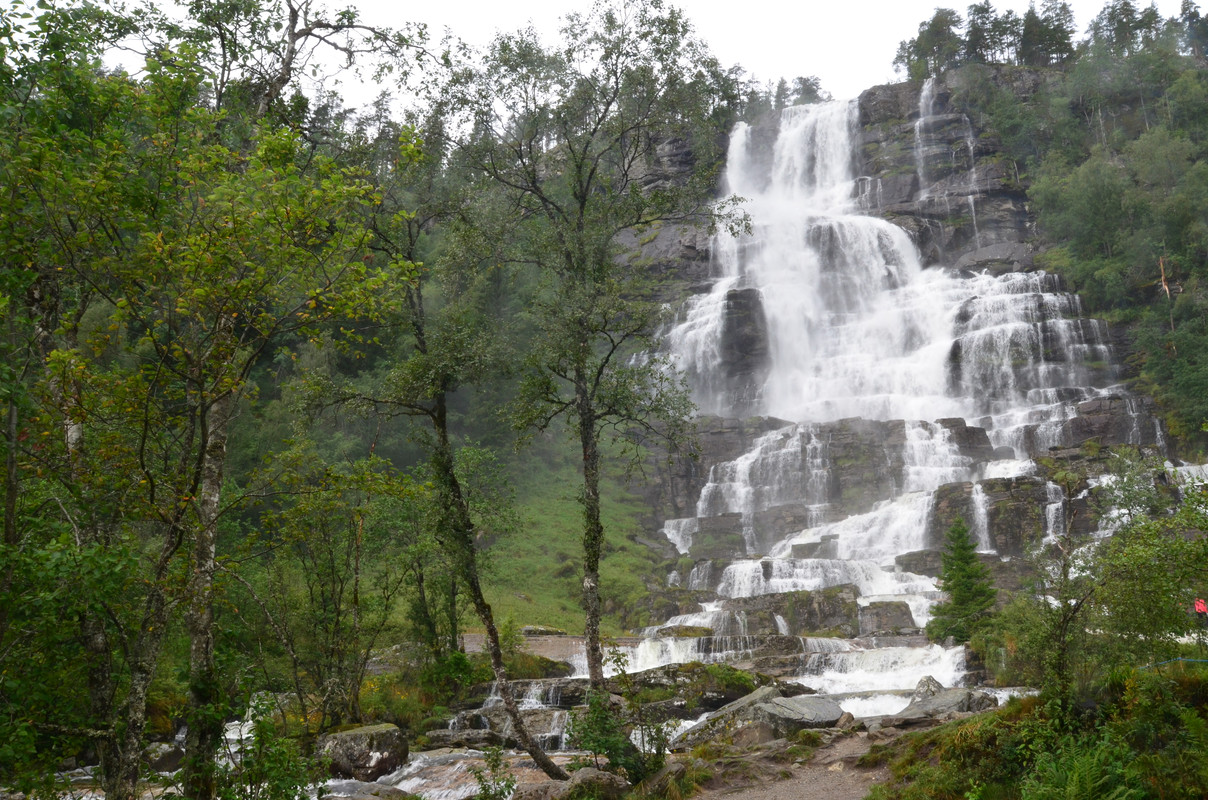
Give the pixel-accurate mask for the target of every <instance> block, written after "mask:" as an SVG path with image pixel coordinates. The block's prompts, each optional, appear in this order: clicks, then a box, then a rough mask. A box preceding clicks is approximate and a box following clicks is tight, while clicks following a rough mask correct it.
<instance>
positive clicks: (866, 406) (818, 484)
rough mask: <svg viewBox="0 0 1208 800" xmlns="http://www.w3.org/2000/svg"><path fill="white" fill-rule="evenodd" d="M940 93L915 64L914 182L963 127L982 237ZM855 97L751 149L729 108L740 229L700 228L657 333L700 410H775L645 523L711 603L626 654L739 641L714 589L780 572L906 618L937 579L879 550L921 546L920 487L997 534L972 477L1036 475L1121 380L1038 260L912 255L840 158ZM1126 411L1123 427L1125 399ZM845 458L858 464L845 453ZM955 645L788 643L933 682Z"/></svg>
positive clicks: (1091, 325) (828, 668)
mask: <svg viewBox="0 0 1208 800" xmlns="http://www.w3.org/2000/svg"><path fill="white" fill-rule="evenodd" d="M937 105H938V103H937V98H936V87H935V85H934V83H933V82H932V81H928V82H927V83H926V84H925V85H924V87H923V91H922V94H921V95H920V98H919V116H918V120H917V121H916V123H915V126H914V157H915V166H916V170H917V173H918V178H919V184H920V187H922V188H921V189H920V193H919V195H918V196H916V198H915V200H916V202H919V201H922V200H927V201H929V205H934V204H936V203H938V202H939V201H940V199H941V198H940V196H939V193H938V191H937V194H936V196H935V197H929V196H928V191H929V190H928V188H927V187H929V186H931V185H932V180H931V179H932V178H933V175H932V174H931V173H930V167H929V166H928V165H929V164H932V165H934V164H936V161H935V157H936V156H937V155H938V153H937V152H936V148H937V147H938V146H939V145H938V140H939V138H940V133H939V131H940V130H941V129H942V128H943V127H944V126H948V127H949V128H952V126H960V125H963V128H961V129H960V130H963V132H964V148H963V149H964V150H965V151H967V153H968V159H969V166H970V167H971V169H970V178H969V182H968V185H967V186H965V187H963V189H962V192H961V193H966V194H968V199H969V203H970V207H969V212H970V213H971V214H973V215H974V225H975V233H974V237H973V239H974V240H973V244H974V245H980V244H981V233H980V232H979V231H976V212H977V207H976V202H975V196H976V195H977V193H978V191H979V187H978V184H977V181H978V178H977V174H976V172H975V171H974V170H973V167H974V166H975V163H976V156H977V152H976V142H975V140H974V138H973V132H972V127H971V125H970V124H969V120H968V119H967V118H960V117H957V116H956V115H952V114H941V115H937V114H936V113H935V111H936V106H937ZM857 115H858V109H857V105H856V104H855V103H854V102H836V103H827V104H818V105H813V106H806V107H793V108H787V109H785V110H784V112H783V115H782V116H781V118H780V124H779V130H778V132H777V135H776V138H775V141H774V143H773V145H772V150H771V153H770V157H769V154H768V153H767V151H766V149H761V148H766V147H767V140H766V138H765V137H756V136H754V135H753V131H752V130H751V129H750V128H749V127H747V126H746V125H745V124H741V123H740V124H739V125H737V126H736V127H735V129H734V131H733V134H732V135H731V138H730V148H729V156H728V161H727V165H726V173H725V180H726V184H727V187H728V189H729V191H731V192H733V193H735V194H738V195H741V196H743V197H745V198H747V202H746V210H747V211H748V213H749V214H750V217H751V220H752V227H751V230H750V232H749V233H742V234H730V233H728V232H722V233H719V234H718V235H717V236H716V237H715V239H714V242H713V270H714V280H713V283H712V285H711V287H710V289H709V291H707V292H704V293H701V294H697V295H695V296H693V297H691V298H689V299H688V300H687V301H685V303H684V304H683V306H682V307H681V308H680V309H679V310H678V312H677V314H676V319H675V322H674V324H672V325H671V326H670V327H669V328H668V329H667V330H666V331H665V334H666V337H665V338H666V342H667V347H668V350H669V353H670V356H671V358H672V359H673V360H674V362H675V363H676V364H677V365H678V366H679V367H680V368H681V369H682V370H683V371H684V373H685V375H686V376H687V378H688V381H689V385H690V386H691V388H692V392H693V396H694V399H695V400H696V402H697V403H698V405H699V407H700V408H701V410H702V411H703V412H706V413H711V414H716V415H719V416H722V417H745V416H748V415H751V414H757V415H762V416H763V417H766V418H770V419H772V420H782V421H783V424H781V425H780V426H779V427H774V428H773V427H772V426H771V425H769V426H768V428H765V432H764V433H762V434H761V435H759V436H757V437H756V438H754V440H753V441H752V443H751V445H750V447H749V449H747V450H746V452H743V453H741V454H739V455H738V456H736V457H734V458H732V459H731V460H729V461H724V462H722V463H715V464H712V465H710V469H709V473H708V479H707V481H706V483H705V485H704V487H703V489H702V490H701V492H700V494H699V497H698V500H697V504H696V508H695V509H694V514H695V516H693V517H687V518H684V519H674V520H667V521H666V523H665V524H664V527H663V534H664V535H665V536H666V537H667V539H668V540H669V541H670V542H672V543H673V544H674V546H675V548H676V550H677V551H678V552H679V553H680V554H681V555H689V556H691V557H693V558H694V560H695V565H694V567H693V568H692V570H691V573H690V574H689V575H687V577H686V578H683V577H682V576H681V579H680V584H682V585H684V586H685V587H686V588H687V589H690V590H692V591H696V592H704V593H711V594H712V596H713V597H714V598H716V601H714V602H710V603H707V604H706V605H705V606H704V607H703V608H702V611H701V612H699V613H695V614H684V615H680V616H678V617H675V618H673V619H672V620H669V621H668V622H667V623H664V625H655V626H651V628H650V629H649V630H648V631H647V636H648V637H649V638H648V639H647V643H646V644H644V645H642V646H639V647H638V648H637V651H635V653H634V655H635V657H636V660H637V661H638V662H640V663H642V664H644V665H653V664H655V663H667V662H668V661H677V660H685V659H689V658H697V659H702V660H706V659H707V660H715V659H716V658H717V657H718V655H719V654H722V653H726V654H729V655H731V656H732V655H734V654H741V653H744V652H746V651H747V649H748V648H750V647H752V646H754V645H753V644H752V637H750V636H748V635H747V634H748V631H747V627H746V626H747V617H746V616H744V615H742V614H739V613H738V612H737V611H736V609H738V608H739V606H737V605H733V604H736V603H738V602H739V601H743V602H746V603H750V602H754V601H753V599H757V598H762V597H766V596H768V595H775V594H779V593H784V592H797V591H817V590H822V589H829V588H831V587H839V586H848V587H854V591H855V592H857V593H858V597H859V604H860V606H861V608H866V607H868V606H870V605H871V604H873V603H882V602H895V601H897V602H904V603H905V604H906V606H907V608H908V609H909V611H910V615H911V617H912V618H913V622H914V624H915V625H916V626H922V625H924V624H925V623H926V621H927V619H928V618H929V616H930V608H931V605H932V604H933V603H934V602H935V599H936V598H937V597H939V596H940V595H939V593H938V591H937V587H936V582H935V580H934V579H933V578H931V577H928V576H926V575H920V574H914V573H911V572H909V571H907V570H904V569H902V568H901V567H900V566H899V563H898V562H899V558H900V557H901V556H903V555H905V554H908V553H915V552H918V551H923V550H927V549H933V548H935V547H937V546H939V544H938V542H937V541H936V535H937V534H936V533H935V530H934V528H935V527H936V526H935V525H933V523H932V519H931V515H932V513H933V507H934V505H935V500H934V497H935V493H936V491H937V490H938V489H939V488H940V487H942V486H945V485H950V484H959V483H969V484H972V487H973V488H972V497H971V498H970V501H969V505H968V511H967V512H966V513H968V514H969V516H970V519H968V520H967V522H968V523H969V525H970V529H971V531H972V533H973V535H974V536H975V537H976V539H977V545H978V549H979V550H980V551H982V552H985V553H994V552H995V550H994V543H993V540H992V534H991V531H990V522H989V507H988V504H989V500H988V498H987V495H986V491H985V489H984V488H983V487H982V485H981V484H980V481H982V480H987V479H992V478H1004V477H1018V476H1027V475H1032V474H1034V473H1035V470H1036V464H1035V462H1034V461H1033V460H1032V456H1033V454H1036V453H1044V452H1046V451H1047V450H1048V449H1049V448H1051V447H1066V446H1070V441H1069V437H1070V435H1071V434H1070V433H1069V430H1070V420H1072V419H1073V418H1074V417H1076V416H1077V414H1078V410H1077V408H1078V404H1080V403H1084V402H1086V401H1089V400H1093V399H1096V398H1100V397H1105V396H1107V395H1109V394H1112V393H1117V394H1119V393H1120V389H1119V387H1118V386H1116V385H1115V384H1116V382H1117V380H1118V378H1117V374H1116V372H1115V368H1114V367H1113V366H1112V364H1113V357H1112V352H1111V347H1110V337H1109V335H1108V332H1107V330H1106V328H1105V327H1104V325H1103V324H1102V323H1101V322H1099V321H1096V320H1090V319H1086V318H1084V317H1083V316H1082V309H1081V307H1080V304H1079V302H1078V299H1077V297H1075V296H1074V295H1071V294H1069V293H1067V292H1065V291H1064V290H1063V287H1062V286H1061V282H1060V280H1059V279H1057V278H1056V277H1055V276H1053V275H1049V274H1046V273H1044V272H1031V273H1021V272H1014V273H1006V274H999V275H994V274H990V273H989V272H983V273H970V272H968V271H958V270H956V269H952V268H949V267H943V266H940V267H930V268H924V267H923V265H922V263H921V260H920V257H919V254H918V251H917V250H916V248H915V246H914V244H913V242H912V241H911V239H910V237H909V236H908V235H907V234H906V232H905V231H904V230H903V229H901V228H899V227H898V226H896V225H894V224H892V223H890V222H888V221H886V220H883V219H879V218H876V217H873V216H868V215H867V214H868V213H869V212H875V211H876V210H878V209H879V208H880V207H881V198H880V183H879V181H877V180H874V179H871V178H867V177H864V178H861V177H859V176H858V175H857V174H856V163H857V159H856V152H857V150H858V144H857V139H856V136H855V134H856V132H857V130H858V118H857ZM953 129H954V130H955V128H953ZM958 132H959V130H958ZM957 152H959V151H953V152H952V153H951V154H950V157H951V158H953V159H955V158H956V153H957ZM945 154H947V151H945ZM952 166H953V168H954V169H955V168H956V167H958V166H959V165H958V164H957V163H956V162H955V161H954V162H953V165H952ZM945 168H946V166H945V165H944V164H943V163H942V162H941V163H940V164H939V166H937V167H936V169H937V170H943V169H945ZM936 185H937V186H939V185H942V184H936ZM946 197H947V193H944V199H945V200H946ZM738 298H741V303H739V302H738ZM739 306H741V309H742V313H746V314H749V315H756V316H758V322H759V325H758V326H752V325H748V326H747V328H748V329H750V328H752V327H758V328H759V329H760V331H761V332H762V335H763V336H764V339H765V341H763V342H761V347H760V349H759V351H758V354H757V355H751V356H750V357H748V358H745V359H744V358H741V357H739V358H736V357H735V356H734V346H733V341H732V340H731V339H728V338H727V337H729V336H731V335H732V333H731V331H732V329H733V327H734V325H735V323H734V322H732V321H731V320H730V319H729V317H728V315H730V314H733V313H736V312H735V309H736V308H738V307H739ZM1132 416H1133V419H1134V421H1135V423H1136V427H1137V432H1136V433H1135V436H1136V437H1137V439H1138V441H1140V440H1141V438H1142V437H1144V436H1145V435H1147V434H1145V433H1144V432H1143V431H1142V429H1141V428H1140V427H1139V426H1140V423H1141V417H1142V416H1143V414H1142V413H1141V412H1140V410H1139V409H1138V410H1137V412H1136V413H1133V415H1132ZM857 418H858V419H857ZM853 419H854V420H855V422H852V420H853ZM963 426H976V427H977V428H980V429H982V430H984V434H979V435H981V436H982V437H983V438H982V440H981V441H982V442H983V443H984V444H983V445H980V447H981V448H982V449H981V450H980V451H977V452H978V453H980V455H978V456H977V457H976V458H974V457H973V456H972V455H970V452H971V451H970V449H969V448H970V445H969V437H968V436H967V435H964V434H962V435H963V436H964V438H960V437H958V436H957V435H956V431H957V430H960V431H965V430H967V429H966V428H965V427H963ZM769 428H770V429H769ZM1130 436H1131V434H1130ZM991 451H992V455H990V453H991ZM857 458H858V459H863V462H865V463H867V464H869V465H871V466H868V467H867V468H864V469H863V471H860V470H856V471H855V472H851V469H852V467H851V463H850V462H851V461H852V460H853V459H857ZM844 470H848V472H844ZM1055 488H1056V487H1050V489H1049V491H1050V493H1052V491H1053V489H1055ZM874 490H875V493H876V494H874ZM1058 493H1059V490H1058ZM1046 512H1047V513H1046V520H1047V530H1046V531H1045V532H1044V533H1046V534H1048V535H1049V536H1052V535H1053V534H1054V532H1055V531H1056V530H1059V526H1060V525H1061V524H1062V522H1061V520H1062V519H1063V505H1062V503H1061V502H1060V497H1051V498H1050V505H1049V506H1048V508H1047V509H1046ZM739 533H741V552H735V553H733V556H732V557H730V558H727V559H716V556H710V557H701V556H700V555H698V554H697V553H698V552H701V553H703V552H716V550H713V551H709V550H707V549H706V550H701V551H697V550H695V549H694V548H696V547H697V544H698V542H701V541H704V542H706V543H707V542H708V541H709V537H710V536H713V537H717V536H721V535H724V536H728V537H733V538H732V539H726V541H734V542H737V541H738V540H739V537H738V534H739ZM939 536H940V537H941V538H942V533H940V534H939ZM715 541H716V538H715ZM736 546H737V545H736ZM760 602H762V601H760ZM744 607H745V606H744ZM895 613H896V612H895ZM762 619H763V620H765V621H764V622H763V623H762V624H763V626H764V628H765V629H769V628H770V630H768V631H767V632H768V633H772V632H775V633H781V634H783V633H787V632H789V629H790V624H789V622H788V621H787V619H786V617H785V616H784V615H783V614H781V613H779V612H778V611H777V612H776V613H775V614H774V615H773V613H772V612H770V611H769V612H766V615H765V616H764V617H763V618H762ZM667 625H673V626H700V627H707V628H709V629H710V630H712V631H713V634H714V636H713V637H706V638H705V639H700V640H697V641H695V642H694V641H693V640H692V639H691V638H689V639H673V638H667V637H663V636H662V635H661V634H660V630H661V629H662V628H664V627H666V626H667ZM755 638H757V637H755ZM961 653H962V650H961V648H955V649H948V650H945V649H943V648H895V647H889V648H873V649H872V650H869V651H867V652H865V651H864V650H862V649H858V651H857V652H854V653H847V654H842V657H841V658H840V657H838V656H835V657H832V656H831V655H829V654H817V653H813V654H809V655H808V657H805V656H803V658H805V660H806V662H808V663H806V664H804V665H803V668H802V674H801V676H800V678H799V680H801V681H802V682H804V683H807V684H809V685H811V686H814V687H815V688H819V689H822V690H826V691H857V690H870V689H875V690H881V689H901V688H911V687H912V686H913V683H912V681H914V680H916V679H917V678H918V677H921V676H922V675H923V674H933V675H935V676H936V677H937V678H939V679H940V680H941V681H943V682H946V683H951V682H955V681H957V680H958V679H959V677H960V673H961V671H962V670H963V657H962V655H961ZM916 672H917V673H918V674H917V675H916Z"/></svg>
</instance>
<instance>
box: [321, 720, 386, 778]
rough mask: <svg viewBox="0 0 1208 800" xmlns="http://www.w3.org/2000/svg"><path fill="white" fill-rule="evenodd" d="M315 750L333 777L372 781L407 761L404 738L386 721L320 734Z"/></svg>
mask: <svg viewBox="0 0 1208 800" xmlns="http://www.w3.org/2000/svg"><path fill="white" fill-rule="evenodd" d="M316 750H317V751H318V753H319V754H320V755H322V756H325V757H326V758H327V759H328V760H329V763H330V767H329V770H330V772H331V774H332V776H334V777H337V778H353V779H355V780H358V781H373V780H375V779H377V778H380V777H381V776H383V775H387V774H389V773H391V772H394V771H395V770H396V769H398V768H399V767H401V766H402V765H403V764H405V763H407V737H406V736H404V735H403V732H402V731H401V730H399V728H398V726H397V725H391V724H390V723H382V724H380V725H365V726H363V727H360V728H352V729H350V730H346V731H339V732H337V733H328V734H324V735H323V736H320V737H319V740H318V742H317V743H316Z"/></svg>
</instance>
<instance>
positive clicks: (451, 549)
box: [432, 392, 570, 781]
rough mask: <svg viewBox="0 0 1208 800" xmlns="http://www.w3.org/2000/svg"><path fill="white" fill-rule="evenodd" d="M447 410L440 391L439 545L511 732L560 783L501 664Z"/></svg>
mask: <svg viewBox="0 0 1208 800" xmlns="http://www.w3.org/2000/svg"><path fill="white" fill-rule="evenodd" d="M445 412H446V408H445V398H444V394H443V392H442V393H441V394H440V395H439V396H438V398H437V402H436V408H435V412H434V414H433V417H432V420H433V427H434V428H435V429H436V436H437V442H436V447H435V449H434V452H433V454H432V467H433V471H434V472H435V478H436V484H437V486H438V487H439V491H440V493H441V495H442V496H441V508H442V511H443V512H444V516H445V520H444V523H443V524H442V525H441V526H440V527H441V530H440V534H441V538H442V539H443V540H444V541H443V542H442V544H444V546H445V551H446V552H447V553H448V555H449V557H450V558H451V559H452V560H453V563H454V565H455V567H456V569H455V571H456V573H457V574H458V575H459V576H460V578H461V583H462V585H463V587H464V588H465V590H466V591H467V592H469V595H470V602H471V603H473V605H474V611H475V612H476V613H477V614H478V619H479V620H480V621H481V622H482V625H483V627H484V628H485V629H486V646H487V652H488V654H489V655H490V658H491V671H492V672H494V674H495V687H496V689H497V690H498V692H499V697H500V699H502V700H503V707H504V710H505V711H507V714H508V718H509V719H510V720H511V721H512V734H513V735H514V736H515V737H516V739H517V740H518V741H519V742H520V746H521V747H522V748H523V749H524V750H525V752H527V753H528V754H529V755H530V756H532V758H533V761H534V762H535V763H536V764H537V766H538V767H539V768H540V769H541V771H542V772H544V773H545V774H546V775H548V776H549V777H550V778H552V779H554V780H560V781H564V780H567V779H568V778H569V777H570V776H569V775H568V774H567V773H566V770H564V769H562V768H561V767H560V766H558V765H557V764H555V763H554V761H553V759H551V758H550V757H549V754H547V753H546V752H545V750H543V749H542V748H541V746H540V745H539V744H537V741H536V740H535V739H534V738H533V737H532V735H531V734H530V733H529V731H528V726H527V725H526V724H525V722H524V717H523V716H522V715H521V713H520V707H519V706H517V705H516V698H515V696H514V695H513V694H512V686H511V684H510V683H509V682H508V673H507V667H506V666H505V665H504V663H503V649H502V648H501V647H500V646H499V630H498V629H497V628H496V627H495V618H494V614H493V613H492V612H491V606H490V604H489V603H488V602H487V600H486V597H485V596H484V595H483V592H482V584H481V583H480V582H479V577H478V552H477V549H476V546H475V543H474V523H473V521H472V520H471V517H470V509H469V506H468V504H467V502H466V498H465V495H464V494H463V492H462V490H461V483H460V482H459V481H458V480H457V473H456V470H455V468H454V464H453V448H452V447H451V446H450V444H449V435H448V427H447V424H446V419H447V417H446V413H445Z"/></svg>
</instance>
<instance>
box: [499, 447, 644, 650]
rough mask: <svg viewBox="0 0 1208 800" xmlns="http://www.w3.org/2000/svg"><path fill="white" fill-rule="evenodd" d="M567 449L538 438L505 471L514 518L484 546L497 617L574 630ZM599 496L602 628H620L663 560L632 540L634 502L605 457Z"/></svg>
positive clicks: (576, 562)
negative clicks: (508, 529)
mask: <svg viewBox="0 0 1208 800" xmlns="http://www.w3.org/2000/svg"><path fill="white" fill-rule="evenodd" d="M576 456H577V453H575V452H574V450H573V448H571V447H570V446H568V445H564V444H563V443H562V442H560V441H544V442H540V443H538V444H535V445H534V446H532V447H530V448H529V449H527V450H525V451H523V452H521V453H520V454H518V455H517V456H516V457H515V458H514V463H513V468H512V475H513V480H514V489H515V492H516V505H517V511H518V516H519V518H520V524H519V526H518V529H517V530H516V531H515V532H513V533H511V534H509V535H508V536H507V537H506V538H504V539H501V540H499V541H497V542H496V543H495V544H494V546H492V548H491V550H490V558H491V568H490V576H489V581H488V587H487V591H488V599H489V600H490V602H491V604H492V606H493V608H494V610H495V617H496V619H497V620H501V621H502V620H505V619H507V618H508V617H509V616H510V617H511V618H512V619H514V620H515V622H516V623H517V624H520V625H549V626H553V627H556V628H560V629H562V630H564V631H566V632H568V633H581V632H582V630H583V612H582V610H581V609H580V607H579V587H580V576H581V565H582V560H583V557H582V544H581V541H580V538H581V535H582V525H583V523H582V519H583V518H582V511H581V507H580V505H579V502H578V499H577V498H578V496H579V492H580V489H581V485H582V478H581V476H580V472H579V469H578V465H577V461H576ZM601 493H602V495H603V512H604V525H605V531H606V544H605V549H604V557H603V560H602V562H601V567H600V572H601V582H602V586H601V598H602V601H603V605H604V611H605V618H604V620H603V621H602V625H603V629H604V631H605V633H607V634H610V635H620V634H624V633H626V630H625V628H624V624H623V621H622V618H623V617H624V618H626V619H627V620H629V621H632V619H633V616H632V612H631V610H630V609H632V608H633V607H634V606H635V605H636V602H637V601H638V600H640V599H641V598H642V597H644V596H645V595H646V584H645V579H646V578H647V577H649V576H655V577H656V579H657V576H661V575H664V574H665V573H666V570H667V567H666V566H665V565H663V564H662V563H661V558H660V557H659V555H658V554H657V553H655V552H654V551H652V550H650V548H648V547H646V546H644V545H642V544H639V543H637V542H636V541H634V540H633V539H634V537H636V536H637V535H639V534H640V533H641V523H640V519H641V515H642V512H643V507H642V503H641V501H640V500H639V499H638V498H637V497H636V496H635V495H634V493H633V492H632V491H631V489H630V488H629V486H628V485H627V484H626V482H625V480H624V478H623V476H621V475H620V474H619V471H618V469H617V468H616V465H615V464H611V463H610V464H607V465H606V470H605V476H604V481H603V483H602V485H601Z"/></svg>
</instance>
